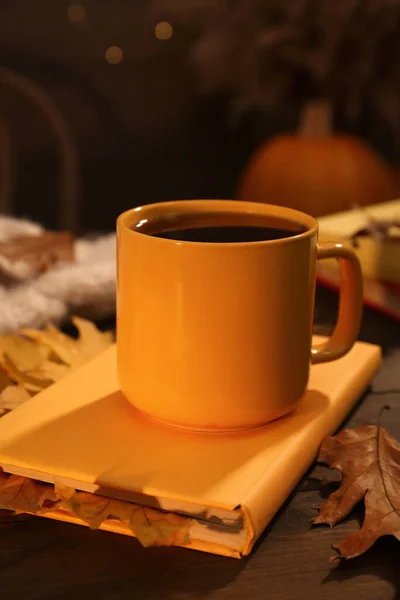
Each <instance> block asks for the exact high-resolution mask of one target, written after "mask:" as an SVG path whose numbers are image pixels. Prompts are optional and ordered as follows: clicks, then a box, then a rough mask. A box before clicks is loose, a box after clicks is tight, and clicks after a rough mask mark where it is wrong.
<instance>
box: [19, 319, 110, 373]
mask: <svg viewBox="0 0 400 600" xmlns="http://www.w3.org/2000/svg"><path fill="white" fill-rule="evenodd" d="M72 322H73V323H74V325H75V327H76V328H77V330H78V332H79V338H78V339H77V340H75V339H73V338H72V337H70V336H68V335H66V334H65V333H63V332H61V331H60V330H58V329H57V328H56V327H54V326H53V325H48V326H47V328H46V329H44V330H35V329H23V330H22V332H21V333H23V335H25V336H26V337H28V338H30V339H31V340H34V341H36V342H38V343H39V344H44V345H45V346H47V347H48V348H49V349H50V350H51V351H52V352H53V353H54V354H55V355H56V356H57V357H58V358H59V359H60V360H61V361H62V362H63V363H64V364H66V365H68V366H69V367H70V368H71V369H73V368H76V367H79V366H81V365H82V364H84V363H85V362H86V361H88V360H89V359H91V358H94V357H95V356H96V355H97V354H99V353H100V352H102V351H103V350H105V349H106V348H108V347H109V346H110V345H111V344H112V343H113V338H112V334H110V333H108V332H107V333H103V332H101V331H99V330H98V329H97V327H96V326H95V325H94V323H92V322H90V321H87V320H85V319H80V318H78V317H75V318H73V319H72Z"/></svg>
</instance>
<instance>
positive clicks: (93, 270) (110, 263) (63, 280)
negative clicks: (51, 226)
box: [0, 216, 116, 333]
mask: <svg viewBox="0 0 400 600" xmlns="http://www.w3.org/2000/svg"><path fill="white" fill-rule="evenodd" d="M42 231H43V229H42V228H41V227H40V226H39V225H36V224H35V223H31V222H29V221H24V220H20V219H12V218H9V217H3V216H0V241H5V240H7V239H10V238H12V237H14V236H16V235H38V234H40V233H41V232H42ZM115 246H116V244H115V235H106V236H102V237H100V238H97V239H94V240H85V239H81V240H77V241H76V242H75V255H76V262H75V263H73V264H63V265H58V266H55V267H53V268H51V269H50V270H49V271H47V272H46V273H44V274H42V275H40V276H39V277H37V278H35V279H29V280H27V281H23V282H19V283H15V284H14V285H12V286H7V287H5V286H1V285H0V333H4V332H7V331H13V330H16V329H20V328H21V327H42V326H43V325H45V324H46V323H48V322H52V323H59V322H61V321H63V320H64V319H65V318H66V317H67V316H68V315H70V314H80V315H83V316H86V317H88V318H93V319H94V318H102V317H107V316H110V315H113V314H114V313H115V280H116V268H115V267H116V248H115Z"/></svg>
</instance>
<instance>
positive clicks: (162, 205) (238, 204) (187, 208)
mask: <svg viewBox="0 0 400 600" xmlns="http://www.w3.org/2000/svg"><path fill="white" fill-rule="evenodd" d="M205 204H209V205H210V207H211V210H212V211H213V212H218V213H220V212H232V211H233V212H236V213H241V212H245V213H247V214H258V215H262V216H271V217H277V218H282V219H286V220H288V221H294V222H297V223H299V224H300V225H303V226H304V227H306V230H305V231H302V232H301V233H298V234H296V235H292V236H290V237H284V238H279V239H274V240H259V241H244V242H218V243H216V242H198V241H189V240H174V239H170V238H161V237H156V236H152V235H149V234H146V233H142V232H141V231H138V230H137V229H132V225H137V224H138V223H140V221H142V220H143V219H146V218H151V217H153V218H154V217H157V218H159V217H160V216H161V217H162V216H164V215H167V214H168V213H169V212H170V211H171V210H176V211H179V210H180V211H181V212H183V213H186V214H187V213H191V212H199V210H201V209H204V205H205ZM243 209H245V210H244V211H243ZM318 229H319V226H318V221H317V219H315V218H314V217H312V216H311V215H308V214H307V213H304V212H301V211H299V210H296V209H294V208H287V207H285V206H279V205H275V204H264V203H261V202H250V201H246V200H218V199H212V198H210V199H188V200H170V201H166V202H154V203H151V204H145V205H142V206H137V207H135V208H131V209H128V210H126V211H124V212H123V213H121V214H120V215H119V216H118V218H117V231H118V232H122V231H126V232H129V234H130V235H133V236H140V237H141V238H147V239H151V240H153V241H157V242H160V243H161V242H163V243H167V244H170V245H171V244H174V245H178V246H199V247H203V248H204V247H207V246H212V247H213V248H215V247H229V248H231V247H241V248H243V247H244V246H249V245H250V246H252V247H254V246H264V245H266V244H267V245H271V244H273V245H275V244H288V243H294V242H297V241H299V240H302V239H304V238H308V237H313V236H314V235H316V234H317V233H318Z"/></svg>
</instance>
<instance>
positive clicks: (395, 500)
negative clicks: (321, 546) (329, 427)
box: [313, 425, 400, 559]
mask: <svg viewBox="0 0 400 600" xmlns="http://www.w3.org/2000/svg"><path fill="white" fill-rule="evenodd" d="M318 461H319V462H322V463H325V464H327V465H329V466H330V467H331V468H332V469H338V470H339V471H341V473H342V483H341V485H340V487H339V489H338V490H337V491H336V492H334V493H333V494H331V495H330V496H329V498H328V499H327V500H326V502H324V504H323V505H322V506H321V508H320V512H319V515H318V516H317V517H315V518H314V519H313V523H314V524H320V523H326V524H328V525H330V526H331V527H332V526H333V525H335V524H336V523H338V522H339V521H341V520H342V519H344V517H346V516H347V515H348V514H349V513H350V511H351V510H352V509H353V508H354V506H355V505H356V504H357V503H358V502H360V501H361V500H364V505H365V518H364V521H363V524H362V526H361V528H360V529H359V530H358V531H355V532H353V533H350V534H349V535H347V536H346V537H345V538H344V540H343V541H342V542H340V543H339V544H338V545H336V546H334V549H335V550H337V552H338V553H339V557H341V558H346V559H348V558H353V557H355V556H359V555H360V554H362V553H363V552H365V551H366V550H368V549H369V548H370V547H371V546H372V545H373V544H374V543H375V541H376V540H377V539H378V538H380V537H382V536H384V535H393V536H394V537H396V538H397V539H398V540H400V444H399V443H398V442H397V440H396V439H395V438H394V437H393V436H391V435H390V434H389V433H388V432H387V431H386V430H385V429H382V428H381V427H377V426H372V425H363V426H361V427H358V428H356V429H347V430H344V431H342V432H341V433H339V434H338V435H336V436H335V437H330V438H327V439H326V440H324V442H323V443H322V446H321V449H320V452H319V456H318Z"/></svg>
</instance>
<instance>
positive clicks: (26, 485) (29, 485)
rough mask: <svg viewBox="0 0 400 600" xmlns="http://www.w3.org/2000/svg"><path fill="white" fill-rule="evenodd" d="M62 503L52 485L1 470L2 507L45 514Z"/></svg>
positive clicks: (0, 494) (0, 491)
mask: <svg viewBox="0 0 400 600" xmlns="http://www.w3.org/2000/svg"><path fill="white" fill-rule="evenodd" d="M58 504H60V500H59V499H58V498H57V496H56V494H55V491H54V488H53V487H52V486H51V485H47V484H44V483H41V482H39V481H34V480H32V479H28V478H26V477H20V476H17V475H8V474H7V473H4V471H1V470H0V509H4V510H10V511H12V512H14V513H32V514H36V515H40V514H45V513H46V512H49V511H50V510H54V509H55V508H56V506H57V505H58Z"/></svg>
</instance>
